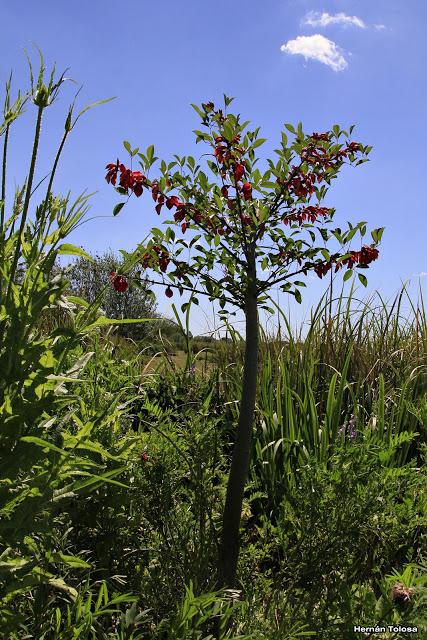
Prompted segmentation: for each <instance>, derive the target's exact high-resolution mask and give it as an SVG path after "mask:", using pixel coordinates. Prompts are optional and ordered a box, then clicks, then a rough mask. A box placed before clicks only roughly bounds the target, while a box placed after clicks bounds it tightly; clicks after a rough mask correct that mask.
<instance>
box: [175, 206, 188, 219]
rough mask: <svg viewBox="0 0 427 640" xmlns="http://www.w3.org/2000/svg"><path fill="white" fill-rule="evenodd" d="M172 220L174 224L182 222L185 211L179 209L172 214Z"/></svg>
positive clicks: (181, 208) (182, 208)
mask: <svg viewBox="0 0 427 640" xmlns="http://www.w3.org/2000/svg"><path fill="white" fill-rule="evenodd" d="M173 218H174V220H175V222H182V221H183V220H184V218H185V209H184V207H179V208H178V210H177V211H175V213H174V214H173Z"/></svg>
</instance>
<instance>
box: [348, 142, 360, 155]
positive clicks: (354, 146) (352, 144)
mask: <svg viewBox="0 0 427 640" xmlns="http://www.w3.org/2000/svg"><path fill="white" fill-rule="evenodd" d="M361 150H362V145H361V144H360V142H350V144H349V145H348V146H347V151H350V153H355V152H356V151H361Z"/></svg>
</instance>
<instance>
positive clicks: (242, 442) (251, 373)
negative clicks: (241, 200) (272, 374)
mask: <svg viewBox="0 0 427 640" xmlns="http://www.w3.org/2000/svg"><path fill="white" fill-rule="evenodd" d="M254 266H255V265H254ZM254 271H255V269H254ZM253 276H254V277H253V279H252V281H250V282H249V285H248V289H247V293H246V304H245V317H246V345H245V362H244V370H243V388H242V396H241V400H240V413H239V423H238V427H237V433H236V441H235V445H234V449H233V457H232V461H231V469H230V475H229V478H228V484H227V496H226V500H225V508H224V515H223V521H222V532H221V543H220V549H219V558H218V582H219V587H227V588H232V587H234V586H235V582H236V573H237V561H238V559H239V550H240V539H239V529H240V520H241V515H242V503H243V493H244V489H245V483H246V479H247V476H248V471H249V462H250V455H251V439H252V429H253V422H254V412H255V400H256V387H257V364H258V303H257V292H256V279H255V273H254V274H253Z"/></svg>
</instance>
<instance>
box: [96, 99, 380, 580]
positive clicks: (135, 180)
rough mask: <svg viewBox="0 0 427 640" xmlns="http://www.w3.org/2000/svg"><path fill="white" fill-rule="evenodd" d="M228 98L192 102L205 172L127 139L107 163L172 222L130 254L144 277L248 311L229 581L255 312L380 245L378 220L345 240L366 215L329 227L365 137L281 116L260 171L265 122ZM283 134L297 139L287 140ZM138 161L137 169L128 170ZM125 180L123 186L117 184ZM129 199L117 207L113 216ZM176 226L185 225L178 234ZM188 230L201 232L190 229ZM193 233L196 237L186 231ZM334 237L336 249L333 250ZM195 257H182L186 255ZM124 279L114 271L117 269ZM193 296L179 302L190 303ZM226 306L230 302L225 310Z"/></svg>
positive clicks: (371, 256)
mask: <svg viewBox="0 0 427 640" xmlns="http://www.w3.org/2000/svg"><path fill="white" fill-rule="evenodd" d="M231 102H232V98H228V97H227V96H224V107H223V108H217V107H216V106H215V105H214V103H213V102H207V103H205V104H202V105H201V106H200V107H199V106H196V105H193V107H194V109H195V111H196V112H197V114H198V115H199V116H200V118H201V124H202V126H203V127H204V129H203V130H196V131H195V135H196V142H203V143H205V144H206V145H207V147H208V153H207V158H208V159H207V161H206V164H207V170H208V172H210V175H211V177H210V178H209V177H208V175H207V173H205V171H203V170H202V167H201V165H200V164H198V163H197V161H196V160H195V158H193V157H191V156H184V157H179V156H174V158H175V159H174V160H173V161H172V162H170V163H169V164H167V163H166V162H165V161H162V162H161V163H160V173H159V175H158V176H157V177H152V178H150V177H149V173H150V171H151V169H152V167H153V165H154V164H155V162H156V161H157V160H158V158H156V157H155V155H154V147H153V145H150V146H149V147H148V148H147V150H146V151H145V153H139V148H136V149H133V148H132V147H131V145H130V143H129V142H128V141H125V142H124V147H125V149H126V151H127V152H128V153H129V156H130V162H131V166H130V168H128V167H126V166H125V164H124V163H122V162H120V161H119V159H117V161H116V162H115V163H109V164H108V165H107V167H106V168H107V175H106V180H107V182H108V183H111V184H112V185H113V186H114V187H115V189H116V191H117V192H118V193H119V194H121V195H123V196H127V198H128V199H129V198H130V197H131V196H132V195H134V196H136V197H137V198H140V197H141V195H143V193H148V192H149V193H150V194H151V197H152V199H153V201H154V208H155V211H156V214H157V215H159V216H160V215H161V212H162V211H164V208H166V209H167V210H168V211H169V212H171V213H172V212H173V219H172V220H166V221H165V222H164V224H165V225H166V230H165V231H162V230H161V229H159V228H153V229H152V230H151V238H150V239H149V240H148V242H144V243H141V244H139V245H138V247H137V249H136V250H135V251H134V252H133V253H132V254H129V259H130V260H131V261H133V263H134V264H137V263H138V262H139V263H140V265H141V270H143V271H146V270H147V269H151V270H152V271H153V272H155V273H157V274H158V276H160V278H157V279H155V280H154V279H150V278H147V280H148V282H151V283H152V284H159V285H163V286H164V287H165V295H166V296H167V297H169V298H171V297H172V296H173V295H174V292H179V294H180V295H183V294H184V292H186V291H188V292H190V293H191V300H192V302H194V303H195V304H198V298H197V295H198V294H200V295H205V296H207V297H208V299H209V300H210V301H215V300H216V301H218V302H219V305H220V307H221V310H220V312H219V314H220V315H221V316H223V317H224V316H225V317H226V318H227V317H229V316H230V315H234V314H235V312H232V311H230V309H229V306H231V307H234V308H238V309H241V310H242V311H243V312H244V314H245V326H246V335H245V356H244V371H243V383H242V394H241V398H240V407H239V419H238V425H237V429H236V433H235V441H234V449H233V454H232V460H231V468H230V472H229V477H228V484H227V494H226V500H225V506H224V513H223V520H222V532H221V544H220V552H219V558H218V585H219V586H221V587H223V586H226V587H230V588H232V587H234V586H235V583H236V572H237V563H238V557H239V546H240V542H239V526H240V519H241V512H242V501H243V493H244V489H245V483H246V480H247V475H248V469H249V463H250V452H251V437H252V431H253V424H254V409H255V398H256V389H257V364H258V350H259V320H258V310H259V309H260V308H261V309H266V310H267V311H271V312H272V311H273V310H272V309H271V308H270V307H269V306H268V301H269V298H270V296H269V292H270V290H271V288H272V287H277V286H278V287H279V288H280V289H281V290H282V291H283V292H284V293H286V294H289V295H292V296H294V297H295V299H296V300H297V302H301V299H302V295H301V289H302V288H303V287H304V286H305V282H304V281H303V280H299V279H298V276H299V277H301V276H307V274H309V273H310V272H311V271H314V272H315V273H316V274H317V275H318V277H319V278H322V277H323V276H324V275H325V274H326V273H327V272H328V271H330V270H331V269H334V271H335V272H337V271H339V270H341V269H343V270H346V272H345V275H344V279H345V280H347V279H348V278H349V277H351V275H352V273H353V272H354V270H355V269H357V270H358V271H357V273H358V277H359V279H360V281H361V282H362V283H363V284H364V285H365V286H366V283H367V280H366V277H365V275H364V273H363V271H364V270H366V269H367V268H368V266H369V265H370V263H372V262H373V261H374V260H376V259H377V258H378V255H379V252H378V249H377V245H378V243H379V242H380V240H381V235H382V232H383V229H382V228H381V229H375V230H374V231H372V233H371V236H372V242H371V243H370V244H364V245H362V246H361V247H360V248H358V249H356V250H352V249H350V247H349V245H350V242H351V241H352V240H353V238H354V237H355V235H356V234H357V233H359V234H360V236H361V237H363V236H364V235H365V233H366V222H364V221H362V222H359V223H358V224H356V225H352V224H351V223H350V222H349V223H348V229H347V230H346V231H343V230H342V229H341V228H339V227H335V228H330V227H329V226H330V225H331V224H332V222H333V218H334V215H335V210H334V209H333V208H331V207H327V206H323V204H322V203H323V200H324V199H325V197H326V195H327V192H328V189H329V186H330V185H331V182H332V180H334V179H335V178H337V176H338V174H339V172H340V170H341V168H342V166H343V165H344V164H351V165H359V164H362V163H364V162H366V161H367V160H368V155H369V153H370V151H371V147H370V146H367V145H366V146H364V145H362V144H361V143H359V142H355V141H352V140H350V136H351V134H352V132H353V127H350V129H349V131H345V130H342V129H341V128H340V127H339V126H338V125H335V126H333V127H332V129H331V130H330V131H326V132H322V133H316V132H314V133H311V134H306V133H304V131H303V127H302V124H301V123H300V124H298V126H297V127H296V128H294V127H293V126H292V125H290V124H286V125H285V129H286V131H285V130H283V131H282V133H281V140H280V145H279V148H278V149H276V151H275V153H276V156H277V158H276V159H275V160H273V159H268V160H267V162H266V168H265V170H264V171H261V170H260V169H259V168H258V167H257V166H256V165H257V163H258V162H259V161H260V159H259V158H257V157H256V150H257V149H258V148H259V147H260V146H261V145H262V144H263V143H264V142H265V140H264V139H262V138H259V137H258V134H259V128H257V129H255V130H249V129H248V124H249V122H248V121H246V122H242V121H241V118H240V115H235V114H233V113H228V107H229V105H230V104H231ZM288 133H290V134H291V138H290V139H288ZM135 157H137V158H138V159H139V165H140V169H141V170H140V171H139V170H137V171H135V170H133V169H132V161H133V158H135ZM117 181H118V184H117ZM125 202H126V201H122V202H120V203H118V204H117V205H116V206H115V207H114V211H113V213H114V215H117V214H118V213H119V212H120V211H121V209H122V208H123V206H124V204H125ZM174 227H178V231H180V234H179V235H178V234H177V233H176V232H175V230H174ZM192 232H195V234H194V233H192ZM189 236H191V237H189ZM329 241H335V245H336V246H335V248H334V249H332V248H329V249H328V248H327V246H326V245H327V243H328V242H329ZM184 251H185V252H186V253H187V254H188V258H187V259H186V260H183V259H182V257H181V256H182V254H183V252H184ZM115 276H117V274H115ZM188 304H189V303H188V302H185V303H184V304H183V305H182V307H181V308H182V310H183V311H185V310H186V309H187V308H188ZM226 307H227V309H226Z"/></svg>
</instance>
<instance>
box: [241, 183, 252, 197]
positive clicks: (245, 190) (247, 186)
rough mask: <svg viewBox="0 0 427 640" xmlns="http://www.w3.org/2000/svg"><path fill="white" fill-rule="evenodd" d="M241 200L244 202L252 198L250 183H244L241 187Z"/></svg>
mask: <svg viewBox="0 0 427 640" xmlns="http://www.w3.org/2000/svg"><path fill="white" fill-rule="evenodd" d="M242 193H243V198H244V199H245V200H251V198H252V186H251V184H250V182H244V183H243V186H242Z"/></svg>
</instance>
